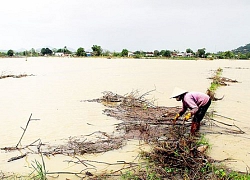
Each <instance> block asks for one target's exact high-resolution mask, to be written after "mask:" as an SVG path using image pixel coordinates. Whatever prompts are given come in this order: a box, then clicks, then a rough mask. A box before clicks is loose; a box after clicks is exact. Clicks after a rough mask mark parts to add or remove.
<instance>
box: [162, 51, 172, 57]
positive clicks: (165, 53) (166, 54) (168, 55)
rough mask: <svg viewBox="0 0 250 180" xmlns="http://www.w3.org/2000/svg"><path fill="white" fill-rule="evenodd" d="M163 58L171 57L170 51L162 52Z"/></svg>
mask: <svg viewBox="0 0 250 180" xmlns="http://www.w3.org/2000/svg"><path fill="white" fill-rule="evenodd" d="M163 56H165V57H171V51H170V50H166V51H165V52H164V54H163Z"/></svg>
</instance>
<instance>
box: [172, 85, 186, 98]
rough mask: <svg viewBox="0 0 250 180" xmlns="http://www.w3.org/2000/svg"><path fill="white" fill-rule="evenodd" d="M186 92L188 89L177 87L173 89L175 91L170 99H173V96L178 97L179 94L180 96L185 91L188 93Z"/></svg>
mask: <svg viewBox="0 0 250 180" xmlns="http://www.w3.org/2000/svg"><path fill="white" fill-rule="evenodd" d="M186 92H187V91H186V90H184V89H181V88H178V87H175V88H174V90H173V93H172V95H171V97H170V99H171V98H176V97H177V96H180V95H182V94H184V93H186Z"/></svg>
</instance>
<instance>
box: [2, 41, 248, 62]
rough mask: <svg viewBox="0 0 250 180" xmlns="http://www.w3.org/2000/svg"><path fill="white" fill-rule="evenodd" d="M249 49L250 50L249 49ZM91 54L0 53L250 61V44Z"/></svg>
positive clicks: (99, 49)
mask: <svg viewBox="0 0 250 180" xmlns="http://www.w3.org/2000/svg"><path fill="white" fill-rule="evenodd" d="M248 48H249V49H248ZM91 49H92V51H91V52H86V51H85V49H84V48H83V47H79V48H78V49H77V51H76V52H71V51H70V50H69V49H68V48H67V46H64V48H60V49H55V48H54V49H50V48H47V47H46V48H42V49H41V50H40V52H37V51H36V50H35V49H34V48H32V49H31V50H29V51H23V52H14V51H13V50H11V49H10V50H8V51H7V53H4V52H0V57H6V56H7V57H15V56H17V57H20V56H26V57H37V56H56V55H57V54H59V53H61V56H75V57H86V56H96V57H98V56H104V57H132V58H145V57H148V58H150V57H151V58H154V57H157V58H159V57H163V58H175V57H179V58H211V59H214V58H217V59H250V44H248V45H246V46H244V47H239V48H237V49H235V50H232V51H225V52H217V53H210V52H206V48H200V49H197V50H196V51H193V50H192V49H190V48H188V49H186V51H185V52H180V51H178V50H173V51H171V50H154V51H152V52H145V51H141V50H140V51H139V50H138V51H134V52H131V51H129V50H128V49H122V51H121V52H110V51H108V50H103V49H102V47H101V46H98V45H93V46H92V47H91Z"/></svg>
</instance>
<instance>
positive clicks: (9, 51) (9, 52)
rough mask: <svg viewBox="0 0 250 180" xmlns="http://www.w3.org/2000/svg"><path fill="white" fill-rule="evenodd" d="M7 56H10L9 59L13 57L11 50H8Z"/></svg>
mask: <svg viewBox="0 0 250 180" xmlns="http://www.w3.org/2000/svg"><path fill="white" fill-rule="evenodd" d="M7 55H8V56H10V57H12V56H13V55H14V51H13V50H11V49H10V50H8V52H7Z"/></svg>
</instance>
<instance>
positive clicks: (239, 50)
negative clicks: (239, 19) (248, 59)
mask: <svg viewBox="0 0 250 180" xmlns="http://www.w3.org/2000/svg"><path fill="white" fill-rule="evenodd" d="M232 51H233V52H234V53H236V54H237V53H242V54H247V53H250V43H249V44H247V45H245V46H240V47H238V48H237V49H234V50H232Z"/></svg>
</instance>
